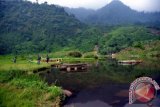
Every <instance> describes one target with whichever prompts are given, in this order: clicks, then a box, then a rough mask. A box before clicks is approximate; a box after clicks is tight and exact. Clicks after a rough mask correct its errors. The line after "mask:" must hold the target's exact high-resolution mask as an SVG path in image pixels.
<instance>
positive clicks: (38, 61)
mask: <svg viewBox="0 0 160 107" xmlns="http://www.w3.org/2000/svg"><path fill="white" fill-rule="evenodd" d="M40 62H41V56H40V55H39V54H38V58H37V64H38V65H39V64H40Z"/></svg>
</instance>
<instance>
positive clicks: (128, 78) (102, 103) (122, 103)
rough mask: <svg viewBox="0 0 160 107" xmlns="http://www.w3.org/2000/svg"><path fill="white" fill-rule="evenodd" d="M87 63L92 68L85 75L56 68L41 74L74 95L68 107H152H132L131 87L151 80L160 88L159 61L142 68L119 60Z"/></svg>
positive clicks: (69, 100)
mask: <svg viewBox="0 0 160 107" xmlns="http://www.w3.org/2000/svg"><path fill="white" fill-rule="evenodd" d="M75 63H77V62H75ZM78 63H82V62H78ZM83 63H86V64H88V66H87V69H85V70H83V72H82V71H81V72H66V71H62V70H59V69H58V68H55V67H52V68H51V69H50V70H47V71H44V72H41V73H39V74H40V76H41V77H42V78H44V79H45V80H46V81H47V82H48V84H56V85H57V86H61V87H62V88H63V89H67V90H70V91H71V92H73V95H72V96H71V97H68V98H67V99H66V101H65V102H64V105H63V106H64V107H148V106H147V105H144V104H137V105H136V104H134V105H129V104H128V100H129V98H128V90H129V87H130V83H131V82H132V81H134V80H135V79H136V78H138V77H141V76H148V77H151V78H153V79H154V80H156V81H157V83H158V84H160V60H159V59H152V60H151V59H150V60H146V61H143V62H142V63H140V64H138V65H119V64H118V63H117V60H116V59H106V60H103V61H98V60H97V61H95V62H83Z"/></svg>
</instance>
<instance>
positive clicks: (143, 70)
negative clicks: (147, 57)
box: [90, 59, 160, 82]
mask: <svg viewBox="0 0 160 107" xmlns="http://www.w3.org/2000/svg"><path fill="white" fill-rule="evenodd" d="M149 63H152V62H147V64H146V62H145V61H144V62H143V63H142V64H139V65H118V63H117V60H116V59H107V60H106V61H100V62H98V66H97V65H95V66H93V67H92V68H91V69H90V71H91V72H99V74H97V75H107V76H108V77H110V78H114V79H115V80H117V81H119V80H120V81H123V82H130V81H133V80H134V79H135V78H138V77H142V76H153V75H154V74H156V75H157V73H159V71H160V69H159V68H157V67H156V68H154V66H158V65H157V63H155V62H154V63H152V64H150V66H149ZM145 64H146V65H145ZM156 72H157V73H156ZM159 74H160V73H159Z"/></svg>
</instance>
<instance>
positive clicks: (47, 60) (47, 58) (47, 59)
mask: <svg viewBox="0 0 160 107" xmlns="http://www.w3.org/2000/svg"><path fill="white" fill-rule="evenodd" d="M46 62H47V63H48V62H49V56H48V54H47V56H46Z"/></svg>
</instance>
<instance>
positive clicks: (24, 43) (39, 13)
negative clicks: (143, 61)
mask: <svg viewBox="0 0 160 107" xmlns="http://www.w3.org/2000/svg"><path fill="white" fill-rule="evenodd" d="M0 13H1V14H0V19H1V20H0V54H10V53H14V54H16V53H18V54H20V53H39V52H55V51H60V50H64V49H68V50H78V51H82V52H88V51H92V50H93V49H94V46H95V45H98V46H99V49H100V52H101V53H103V54H106V53H113V52H118V51H120V50H122V49H124V48H126V47H129V46H135V45H136V44H139V43H140V42H142V41H150V40H157V39H159V38H160V37H159V34H158V36H157V35H156V34H154V33H152V32H151V31H150V30H149V28H146V27H145V26H142V25H125V27H124V25H121V26H90V25H86V24H84V23H82V22H80V21H79V20H78V19H76V18H75V16H74V15H71V14H68V13H66V12H65V10H64V8H62V7H60V6H56V5H48V4H47V3H43V4H38V3H31V2H28V1H21V0H14V1H1V6H0ZM157 29H159V28H158V27H157Z"/></svg>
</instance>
